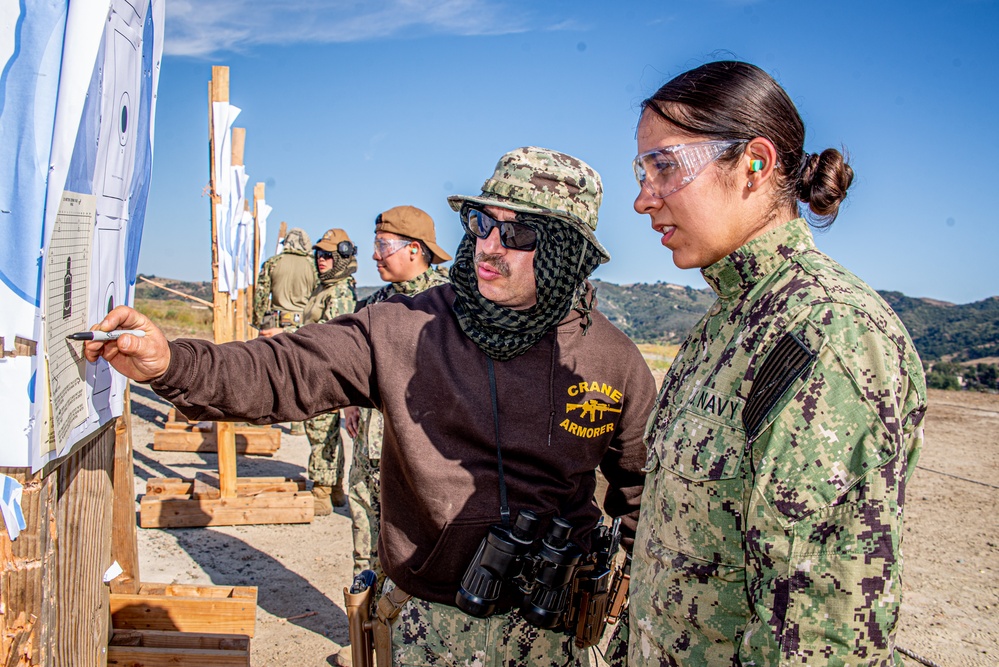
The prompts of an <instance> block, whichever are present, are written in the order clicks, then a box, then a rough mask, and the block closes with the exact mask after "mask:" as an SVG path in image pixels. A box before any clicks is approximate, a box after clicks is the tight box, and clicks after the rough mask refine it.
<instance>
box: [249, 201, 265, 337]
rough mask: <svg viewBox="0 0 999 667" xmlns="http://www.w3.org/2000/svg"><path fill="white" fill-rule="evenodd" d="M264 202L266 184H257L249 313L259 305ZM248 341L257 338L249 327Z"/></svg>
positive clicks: (254, 205) (254, 206) (255, 331)
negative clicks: (258, 291) (261, 228)
mask: <svg viewBox="0 0 999 667" xmlns="http://www.w3.org/2000/svg"><path fill="white" fill-rule="evenodd" d="M263 201H264V184H263V183H257V184H256V185H254V186H253V284H252V285H250V289H248V290H247V293H248V294H247V299H246V300H247V306H246V310H247V313H251V312H253V307H254V304H256V303H257V277H258V276H259V275H260V248H261V247H263V244H264V241H266V239H262V238H260V213H261V211H260V203H261V202H263ZM247 319H252V318H249V317H248V318H247ZM247 332H248V333H247V339H253V338H256V337H257V330H256V329H254V328H253V327H247Z"/></svg>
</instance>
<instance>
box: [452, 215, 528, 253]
mask: <svg viewBox="0 0 999 667" xmlns="http://www.w3.org/2000/svg"><path fill="white" fill-rule="evenodd" d="M517 215H518V217H519V216H520V214H519V213H518V214H517ZM461 222H462V224H463V225H464V226H465V229H466V230H467V231H468V232H469V233H470V234H472V235H473V236H475V237H477V238H480V239H484V238H487V237H488V236H489V234H490V233H492V231H493V229H494V228H496V229H499V239H500V243H501V244H502V245H503V247H504V248H508V249H510V250H534V249H535V248H537V247H538V234H537V232H535V231H534V230H533V229H531V228H530V227H528V226H527V225H525V224H523V223H520V222H509V221H500V220H497V219H496V218H494V217H493V216H491V215H489V214H488V213H486V212H485V211H483V210H482V209H479V208H475V207H474V206H470V205H468V204H466V205H465V206H462V207H461Z"/></svg>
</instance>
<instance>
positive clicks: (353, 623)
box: [343, 587, 413, 667]
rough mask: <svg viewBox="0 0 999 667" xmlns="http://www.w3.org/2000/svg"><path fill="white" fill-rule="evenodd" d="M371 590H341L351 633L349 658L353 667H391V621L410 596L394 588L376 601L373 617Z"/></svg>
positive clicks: (372, 588)
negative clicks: (352, 591)
mask: <svg viewBox="0 0 999 667" xmlns="http://www.w3.org/2000/svg"><path fill="white" fill-rule="evenodd" d="M374 590H375V589H374V587H370V588H368V589H367V590H365V591H364V592H363V593H351V592H350V591H349V590H348V589H347V588H344V589H343V599H344V604H345V606H346V607H347V625H348V631H349V634H350V657H351V663H352V664H353V666H354V667H392V621H394V620H395V618H396V617H397V616H398V615H399V612H400V611H402V607H403V605H405V604H406V602H407V601H408V600H409V598H411V597H413V596H412V595H410V594H409V593H406V592H404V591H403V590H402V589H400V588H398V587H396V588H393V589H392V590H391V591H389V592H388V593H387V594H385V595H383V596H382V597H381V599H379V600H378V604H377V605H376V606H375V607H374V610H375V615H374V617H373V618H372V616H371V609H372V602H373V601H374V595H375V593H374ZM372 649H373V650H374V658H372Z"/></svg>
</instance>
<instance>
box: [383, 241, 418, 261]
mask: <svg viewBox="0 0 999 667" xmlns="http://www.w3.org/2000/svg"><path fill="white" fill-rule="evenodd" d="M410 243H412V241H409V240H406V239H378V238H376V239H375V259H388V258H389V257H391V256H392V255H394V254H395V253H397V252H399V251H400V250H402V249H403V248H405V247H406V246H408V245H409V244H410Z"/></svg>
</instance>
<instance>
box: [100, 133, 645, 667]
mask: <svg viewBox="0 0 999 667" xmlns="http://www.w3.org/2000/svg"><path fill="white" fill-rule="evenodd" d="M601 196H602V188H601V184H600V177H599V176H598V175H597V173H596V171H594V170H593V168H591V167H590V166H589V165H587V164H586V163H585V162H583V161H581V160H579V159H577V158H574V157H571V156H569V155H566V154H564V153H559V152H556V151H552V150H548V149H545V148H538V147H525V148H518V149H516V150H513V151H511V152H509V153H507V154H506V155H504V156H503V157H502V158H500V161H499V163H498V164H497V165H496V170H495V173H494V174H493V176H492V177H491V178H490V179H488V180H487V181H486V182H485V184H484V185H483V187H482V191H481V193H478V194H475V195H467V196H466V195H456V196H454V197H451V198H450V199H449V202H450V204H451V206H452V207H453V208H454V209H455V210H456V211H458V212H459V215H460V219H461V223H462V225H463V228H464V231H465V234H464V236H463V238H462V240H461V242H460V243H459V245H458V250H457V252H456V253H455V261H454V263H453V265H452V267H451V270H450V272H449V273H450V276H451V281H452V282H451V283H450V284H442V285H437V286H434V287H430V288H429V289H426V290H424V291H422V292H420V293H419V294H415V295H413V296H411V297H406V296H400V295H394V296H391V297H390V298H387V299H386V300H384V301H382V302H380V303H374V304H371V305H368V306H367V307H365V308H363V309H361V310H358V311H356V312H355V313H353V314H352V315H344V316H341V317H338V318H335V319H333V320H332V321H330V322H327V323H326V324H322V325H309V326H306V327H303V328H302V329H300V330H299V331H298V332H297V333H295V334H293V335H291V336H280V337H278V339H274V340H271V339H266V340H263V341H261V340H260V339H258V340H257V341H251V342H249V343H229V344H227V345H225V346H218V347H215V346H213V345H212V344H211V343H208V342H206V341H171V342H167V341H166V339H165V338H164V337H163V336H162V334H161V333H160V332H159V330H158V329H157V328H156V327H155V326H154V325H152V324H151V323H150V322H149V321H148V320H147V319H146V318H144V317H143V316H142V315H140V314H138V313H135V312H134V311H131V310H129V309H124V308H119V309H116V310H114V311H112V313H111V314H110V315H109V316H108V318H106V319H105V321H104V322H102V323H101V325H100V327H101V328H102V329H105V330H107V329H113V328H118V327H127V328H142V329H144V330H145V331H146V336H145V337H143V338H136V337H134V336H123V337H122V339H125V341H130V340H131V341H134V342H135V347H132V345H131V343H129V342H126V343H125V344H124V346H123V348H121V349H119V348H115V352H116V353H115V354H109V353H105V358H109V361H110V362H111V363H112V365H115V367H116V368H118V369H119V370H120V371H121V372H123V373H125V374H126V375H129V377H133V376H134V377H133V379H136V380H139V381H149V380H153V383H152V386H153V388H154V389H155V390H156V391H157V392H160V393H161V395H166V396H169V397H170V399H171V400H173V401H175V402H176V403H177V404H178V405H179V406H181V411H182V412H183V413H184V414H185V415H187V416H188V417H191V418H194V419H203V418H207V416H208V415H211V418H215V419H221V418H228V419H245V418H247V417H248V416H249V417H252V418H253V419H254V420H255V421H256V422H257V423H261V422H263V421H266V420H278V421H286V420H289V419H296V418H302V417H303V416H310V415H312V414H316V413H318V412H325V411H329V410H333V409H337V408H341V407H344V406H347V405H356V406H361V407H367V408H377V409H378V410H379V411H380V412H381V414H382V415H383V416H384V435H383V442H382V451H381V461H380V471H381V489H380V492H381V494H380V499H381V527H380V534H379V538H378V560H379V561H380V564H381V569H382V571H383V572H384V575H385V576H386V577H387V580H386V581H385V586H384V591H383V592H384V593H385V597H386V598H388V599H387V600H383V601H380V602H379V604H378V605H377V609H378V619H379V623H380V625H379V627H385V624H384V623H381V621H382V619H385V620H386V621H389V622H388V625H389V628H390V629H389V631H388V632H385V633H383V632H376V633H375V636H376V637H381V638H383V639H384V638H385V637H388V636H390V638H391V639H390V643H391V646H389V647H386V648H385V650H386V651H388V652H389V654H390V655H391V658H392V659H393V664H396V665H454V664H490V665H492V664H496V665H499V664H503V665H532V666H536V665H541V666H547V665H552V666H554V665H560V666H561V665H588V664H589V663H590V656H589V647H590V646H592V645H594V643H596V642H597V641H598V640H599V639H600V635H601V633H602V632H603V629H604V622H605V618H604V616H603V615H602V614H600V613H597V612H599V611H600V610H601V609H602V607H600V605H599V604H598V605H597V607H596V608H594V609H591V611H594V614H593V616H592V617H591V616H589V615H588V614H587V611H586V609H585V608H583V606H582V604H581V603H582V602H583V600H584V599H585V598H586V596H585V595H581V594H580V595H573V594H571V593H572V591H592V592H598V589H599V586H600V584H598V583H597V582H596V581H595V580H593V579H592V578H590V579H587V578H588V577H591V575H592V574H593V573H594V572H595V569H594V568H596V564H597V563H607V562H610V557H609V555H608V554H607V553H604V552H605V551H609V550H610V547H611V546H612V545H616V544H617V541H616V540H615V539H611V538H610V536H608V535H606V534H604V533H603V532H601V531H598V530H597V528H596V526H597V523H598V520H599V519H600V517H601V511H600V507H599V506H598V503H602V505H603V510H604V511H605V512H606V514H607V515H608V516H610V517H611V518H612V519H613V518H620V519H621V522H620V534H619V537H620V538H621V539H620V541H621V544H623V545H624V547H625V548H626V549H628V550H630V549H631V547H632V544H633V541H634V535H635V528H636V526H637V522H638V511H639V501H640V499H641V494H642V488H643V485H644V480H645V474H644V472H643V467H644V465H645V462H646V458H645V453H646V450H645V445H644V442H643V434H644V430H645V422H646V419H647V417H648V414H649V412H650V411H651V408H652V404H653V401H654V400H655V393H656V388H655V381H654V380H653V378H652V373H651V372H650V371H649V367H648V365H647V364H646V363H645V361H644V359H643V358H642V356H641V354H640V353H639V351H638V349H637V348H636V347H635V345H634V343H632V342H631V341H630V340H629V339H628V338H627V336H625V335H624V334H623V333H622V332H621V331H620V330H618V329H617V328H615V327H614V325H612V324H611V323H610V322H609V321H608V320H607V318H606V317H604V316H603V315H602V314H601V313H600V312H598V311H597V310H596V309H595V306H594V304H595V301H594V292H593V288H592V287H591V285H590V284H589V282H588V281H587V278H588V277H589V275H590V273H591V272H592V271H593V270H594V269H595V268H596V267H597V266H598V265H599V264H600V263H601V262H603V261H606V260H607V259H608V254H607V251H606V250H604V248H603V246H601V244H600V242H599V241H597V238H596V235H595V231H596V227H597V213H598V210H599V207H600V199H601ZM390 211H394V209H392V210H390ZM390 211H386V212H385V213H383V214H382V215H381V217H380V222H379V223H378V228H377V231H378V233H382V232H385V233H391V234H396V235H400V236H404V237H407V238H417V237H416V235H415V232H414V231H413V229H414V227H413V226H406V227H405V228H403V227H399V226H396V225H399V224H405V223H400V222H399V219H400V218H402V217H404V218H405V219H407V220H411V219H412V217H411V216H409V215H405V216H398V217H397V216H396V214H395V213H392V212H390ZM415 217H416V218H420V217H421V216H415ZM387 240H388V239H386V241H387ZM420 240H421V241H422V242H423V243H424V244H426V246H427V248H428V249H429V250H430V253H431V256H432V257H439V256H440V257H442V255H438V254H437V251H436V250H435V248H434V246H436V240H435V239H434V238H433V237H430V238H429V241H430V243H428V242H427V241H428V238H427V236H425V235H424V236H423V237H422V238H421V239H420ZM431 243H432V244H433V245H431ZM393 245H398V246H399V248H398V249H396V250H395V252H397V253H408V254H410V255H414V253H413V250H414V249H416V246H414V245H412V244H411V243H408V242H406V239H400V242H399V243H397V244H393ZM406 248H409V249H408V250H407V249H406ZM392 250H393V248H392V247H391V246H386V247H385V248H379V249H378V250H377V252H376V255H377V257H376V260H377V259H378V258H379V257H381V258H382V259H384V258H385V254H386V253H388V252H389V251H392ZM417 252H419V251H417ZM389 257H390V258H391V255H389ZM386 266H388V265H386ZM388 268H391V267H388ZM281 339H284V340H281ZM119 340H121V339H119ZM108 344H111V345H115V343H114V342H111V343H108ZM86 350H87V355H88V358H90V359H91V360H93V359H94V358H96V355H97V354H99V353H101V350H100V349H98V347H97V346H95V345H91V344H88V347H86ZM138 369H141V370H138ZM193 378H198V381H197V382H194V381H193ZM236 385H238V386H240V387H241V390H240V391H229V390H228V387H231V386H236ZM244 388H245V389H244ZM597 467H600V469H601V472H602V473H603V475H604V477H605V478H606V480H607V492H606V494H604V496H603V497H602V498H594V492H595V489H596V484H597V480H596V474H595V469H596V468H597ZM532 517H535V518H532ZM556 519H559V520H556ZM514 525H517V526H518V527H519V528H518V530H519V531H520V532H518V533H517V540H519V545H520V546H518V547H517V548H516V549H515V552H516V555H515V557H513V558H512V560H510V561H509V567H503V568H501V569H502V571H497V569H496V568H495V565H496V563H497V561H496V559H494V558H493V557H495V556H496V554H495V553H494V550H495V548H496V542H495V541H492V542H488V541H487V536H492V537H497V536H499V537H500V538H502V536H503V535H510V534H511V529H512V527H513V526H514ZM527 526H529V528H528V527H527ZM566 529H568V531H569V532H568V535H565V534H563V533H564V531H565V530H566ZM501 541H502V540H501ZM489 545H492V546H490V547H489V549H486V547H487V546H489ZM480 547H481V549H480ZM615 548H616V546H615ZM487 551H488V553H487ZM489 554H492V555H491V556H490V555H489ZM545 558H549V560H548V561H545V560H544V559H545ZM551 558H554V559H556V560H558V561H559V564H558V565H557V567H556V570H557V572H556V571H553V570H550V569H549V568H548V565H555V563H554V561H552V560H550V559H551ZM577 558H578V560H576V559H577ZM490 559H492V560H490ZM487 560H489V562H488V563H487V562H486V561H487ZM499 560H503V558H500V559H499ZM546 562H547V563H548V565H545V563H546ZM576 565H578V566H579V568H578V569H574V568H575V566H576ZM490 567H492V568H493V569H492V570H490ZM588 573H589V574H588ZM548 575H551V576H548ZM365 576H367V575H365ZM574 577H575V582H574V581H573V578H574ZM600 581H606V580H605V579H601V580H600ZM576 584H578V585H576ZM522 587H526V589H529V590H532V591H533V593H532V597H531V598H530V599H526V598H525V597H524V595H523V593H522V592H521V591H522ZM535 594H536V595H535ZM598 598H599V596H598ZM563 602H564V604H563ZM397 612H398V613H397ZM576 615H578V617H579V618H582V619H583V621H584V622H583V623H582V624H580V625H576V624H575V623H572V622H571V620H570V619H573V618H576V617H577V616H576ZM355 618H360V616H355ZM582 626H586V628H587V629H586V630H585V631H580V628H581V627H582ZM357 629H358V630H359V628H357ZM591 629H592V631H590V630H591ZM382 645H383V646H384V644H382ZM352 648H353V649H355V650H358V651H360V650H361V648H362V647H361V646H352ZM383 656H384V657H389V656H388V655H385V654H383ZM359 658H360V656H359V657H358V659H359ZM354 664H359V662H358V660H355V661H354Z"/></svg>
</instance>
